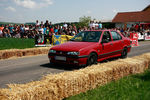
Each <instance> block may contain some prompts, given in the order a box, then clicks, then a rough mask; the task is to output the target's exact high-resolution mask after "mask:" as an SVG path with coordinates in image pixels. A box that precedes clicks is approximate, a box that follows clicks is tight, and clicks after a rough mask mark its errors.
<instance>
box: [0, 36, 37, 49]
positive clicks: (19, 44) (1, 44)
mask: <svg viewBox="0 0 150 100" xmlns="http://www.w3.org/2000/svg"><path fill="white" fill-rule="evenodd" d="M33 47H34V39H20V38H0V50H5V49H24V48H33Z"/></svg>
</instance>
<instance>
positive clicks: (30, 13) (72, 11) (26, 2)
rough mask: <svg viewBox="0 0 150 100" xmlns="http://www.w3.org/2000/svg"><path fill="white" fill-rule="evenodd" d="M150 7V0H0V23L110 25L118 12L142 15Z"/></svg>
mask: <svg viewBox="0 0 150 100" xmlns="http://www.w3.org/2000/svg"><path fill="white" fill-rule="evenodd" d="M148 5H150V0H0V21H2V22H16V23H25V22H35V21H36V20H39V22H41V21H43V22H45V21H46V20H49V21H51V22H52V23H60V22H78V21H79V18H80V17H83V16H91V17H92V19H96V20H100V21H109V20H112V19H113V18H114V17H115V15H116V14H117V13H118V12H132V11H141V10H143V9H144V8H145V7H147V6H148Z"/></svg>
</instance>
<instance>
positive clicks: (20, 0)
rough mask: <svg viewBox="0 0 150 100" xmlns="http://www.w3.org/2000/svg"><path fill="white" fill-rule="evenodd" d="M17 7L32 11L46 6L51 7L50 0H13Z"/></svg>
mask: <svg viewBox="0 0 150 100" xmlns="http://www.w3.org/2000/svg"><path fill="white" fill-rule="evenodd" d="M13 1H14V2H15V3H16V4H17V5H19V6H22V7H24V8H29V9H34V8H42V7H46V6H48V5H52V4H53V2H52V0H40V1H38V0H13Z"/></svg>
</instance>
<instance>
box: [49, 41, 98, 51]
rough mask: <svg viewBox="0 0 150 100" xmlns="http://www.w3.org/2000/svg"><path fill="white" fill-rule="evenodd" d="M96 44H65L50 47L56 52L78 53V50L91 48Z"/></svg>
mask: <svg viewBox="0 0 150 100" xmlns="http://www.w3.org/2000/svg"><path fill="white" fill-rule="evenodd" d="M95 44H97V42H67V43H64V44H60V45H57V46H54V47H52V48H51V49H52V50H57V51H79V50H80V49H83V48H86V47H88V46H92V45H95Z"/></svg>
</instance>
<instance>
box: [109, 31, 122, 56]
mask: <svg viewBox="0 0 150 100" xmlns="http://www.w3.org/2000/svg"><path fill="white" fill-rule="evenodd" d="M110 33H111V35H112V39H113V41H112V44H113V48H114V49H113V50H114V51H113V55H118V54H121V52H122V50H123V44H124V41H123V37H122V35H121V34H119V33H118V32H116V31H110Z"/></svg>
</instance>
